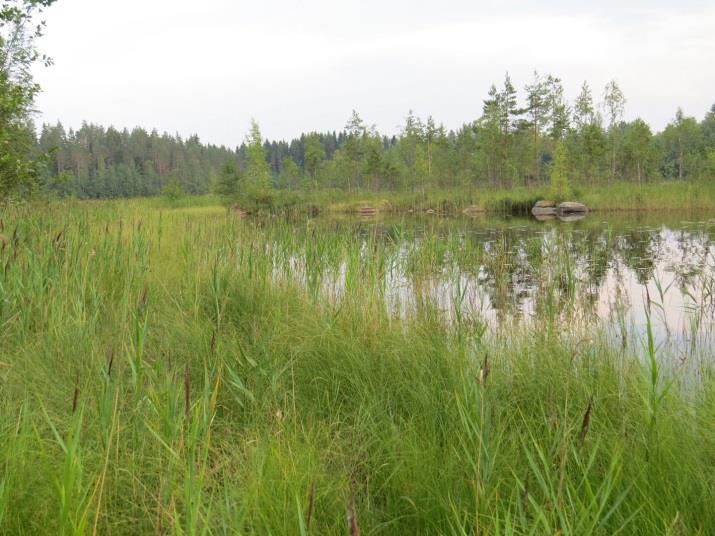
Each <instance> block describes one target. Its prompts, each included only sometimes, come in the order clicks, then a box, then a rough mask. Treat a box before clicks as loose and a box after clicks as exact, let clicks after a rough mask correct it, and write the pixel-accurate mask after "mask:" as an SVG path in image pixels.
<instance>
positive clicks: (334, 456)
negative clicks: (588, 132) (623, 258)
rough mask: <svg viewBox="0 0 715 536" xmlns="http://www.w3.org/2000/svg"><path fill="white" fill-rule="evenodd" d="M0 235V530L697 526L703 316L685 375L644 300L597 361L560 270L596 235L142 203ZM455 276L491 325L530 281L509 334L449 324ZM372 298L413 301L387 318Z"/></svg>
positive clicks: (600, 248) (712, 428) (650, 301)
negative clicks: (636, 317) (495, 307)
mask: <svg viewBox="0 0 715 536" xmlns="http://www.w3.org/2000/svg"><path fill="white" fill-rule="evenodd" d="M0 219H1V221H2V223H0V234H1V235H2V236H3V237H4V239H3V240H2V241H1V242H0V532H2V533H5V534H37V533H47V534H167V533H174V534H244V533H247V534H321V535H322V534H358V533H359V534H433V533H444V534H459V535H466V534H564V535H566V534H573V535H587V534H619V533H620V534H644V535H645V534H648V535H650V534H673V535H676V534H678V535H679V534H709V533H712V531H713V527H715V506H714V505H715V500H714V499H715V497H713V494H714V492H713V490H714V489H715V486H714V484H715V466H714V465H713V459H715V384H714V383H713V381H712V377H711V374H710V372H709V367H708V363H709V360H710V358H711V349H712V347H711V346H709V344H710V342H711V340H710V338H709V337H706V336H704V335H702V334H703V333H707V332H703V331H702V330H701V329H700V323H707V322H708V317H709V313H708V312H707V311H710V310H711V309H708V307H712V305H711V296H712V294H707V293H703V292H701V291H700V290H699V291H698V292H697V293H695V292H694V291H693V299H692V300H691V302H690V303H691V306H692V311H693V316H692V317H691V318H693V319H694V320H693V322H695V323H696V324H697V325H695V324H692V328H691V329H692V330H693V334H694V336H693V340H692V341H691V342H692V344H693V345H694V349H693V351H692V353H691V354H690V355H689V357H688V358H687V359H686V360H683V359H682V357H683V356H682V355H681V354H680V353H678V352H675V351H671V350H670V349H669V348H668V347H667V346H666V345H664V344H662V341H661V340H660V339H659V337H660V335H659V332H657V330H656V328H657V325H658V314H659V307H658V305H659V304H662V303H663V302H664V300H665V299H666V297H667V293H668V290H667V289H663V292H662V293H661V294H658V293H657V292H655V293H653V294H652V295H651V294H650V293H649V295H648V297H647V299H646V301H644V303H643V309H642V310H643V315H644V319H645V322H644V323H642V324H639V325H633V324H629V323H628V321H627V320H626V319H625V318H624V319H623V321H622V322H621V324H618V323H617V322H615V323H614V324H613V326H620V328H619V329H620V330H621V331H618V329H616V331H617V332H618V333H619V334H621V335H622V337H621V338H620V339H618V340H616V338H615V336H614V333H613V332H612V330H611V328H608V327H607V326H606V325H604V323H603V322H598V321H593V315H592V314H589V313H588V307H586V306H585V305H584V303H583V300H584V296H586V294H587V292H588V290H589V285H592V284H593V281H594V278H596V279H597V278H598V276H599V274H601V272H602V271H603V266H600V265H599V264H598V262H590V263H588V264H583V263H581V264H579V263H577V262H574V259H575V258H579V255H578V252H574V251H573V247H574V244H580V245H579V246H577V247H581V248H583V249H584V251H586V250H588V252H590V257H589V258H590V259H599V258H601V257H602V256H603V255H605V254H606V252H607V251H608V250H609V249H610V248H613V247H626V246H625V245H623V244H621V246H618V244H615V243H614V241H609V238H608V237H609V234H608V232H606V233H605V234H604V233H595V234H594V235H593V239H592V240H590V241H589V240H586V241H581V242H578V241H574V240H571V239H569V236H568V235H567V234H564V233H557V232H554V231H553V230H551V231H550V230H549V228H548V227H547V228H545V230H544V234H545V238H544V237H542V238H541V239H540V240H538V241H537V240H534V239H533V238H530V237H529V236H528V235H527V234H526V233H523V234H520V233H519V231H518V229H517V230H516V231H515V232H514V233H509V234H508V235H507V234H504V235H503V236H502V235H500V234H499V233H497V234H496V235H495V236H494V237H493V238H494V239H493V240H489V241H484V240H481V239H480V238H479V237H477V238H475V237H474V236H470V235H469V234H467V233H463V232H460V229H459V225H452V226H449V227H447V226H445V224H443V223H440V222H438V221H434V222H433V223H430V224H426V225H424V226H422V227H420V229H419V230H418V231H414V230H411V229H410V228H409V226H408V225H406V224H401V223H400V222H399V221H398V222H395V223H394V224H391V225H390V226H387V227H385V226H380V225H373V224H370V223H369V222H366V223H364V224H361V225H355V224H350V225H348V224H347V223H345V222H343V223H341V222H340V221H333V222H331V223H319V222H316V221H313V220H308V219H298V220H297V221H287V220H283V219H279V218H266V219H253V218H246V219H239V218H236V217H235V216H233V215H232V214H230V213H227V212H226V211H222V210H215V207H211V206H203V207H179V208H175V209H169V208H166V207H163V208H157V207H152V205H151V203H149V202H147V201H122V202H93V203H71V202H67V203H52V204H46V205H42V206H38V205H24V206H18V207H10V208H6V209H4V211H3V212H2V215H1V216H0ZM505 225H512V226H514V225H513V224H511V223H506V224H505ZM573 232H584V233H589V232H592V231H590V230H589V229H588V228H580V229H576V230H574V231H573ZM411 233H412V234H411ZM406 235H410V238H411V240H410V241H409V244H411V245H405V241H404V240H403V238H404V237H405V236H406ZM629 243H630V242H629ZM633 243H636V244H637V243H639V242H638V241H637V240H634V241H633ZM485 244H486V245H485ZM599 256H601V257H599ZM709 262H710V260H709V257H708V256H707V255H706V254H704V255H703V257H702V263H704V265H705V266H709V264H708V263H709ZM470 270H472V272H473V273H474V275H476V276H478V277H481V278H483V280H484V281H485V283H484V284H485V285H486V286H487V287H489V288H491V291H490V296H491V298H490V299H492V300H495V301H498V300H502V302H504V303H506V302H509V300H510V297H511V296H513V295H514V289H515V287H518V286H519V285H520V284H522V283H523V282H524V281H530V282H531V283H534V282H536V285H533V284H530V285H529V286H530V288H535V289H536V290H535V291H534V294H533V296H532V298H533V300H532V302H531V303H532V304H533V307H532V308H531V309H530V310H529V311H528V313H529V315H528V316H529V317H530V318H531V320H530V321H528V322H527V321H516V320H515V318H516V317H515V316H514V315H506V316H504V317H503V318H501V319H497V321H492V320H490V319H489V318H485V317H484V315H482V314H480V313H479V310H480V309H479V308H478V307H477V308H474V307H470V308H468V307H466V306H465V305H464V304H466V303H468V302H469V300H470V294H469V288H468V286H467V282H466V281H467V280H466V279H465V278H464V274H465V273H469V271H470ZM643 274H644V276H643V277H644V282H645V283H648V282H650V284H651V285H655V281H656V276H657V274H652V273H650V272H648V271H647V270H645V269H644V271H643ZM436 279H440V280H445V279H446V280H449V281H450V282H451V284H450V286H449V287H448V288H449V292H450V296H451V297H452V298H451V299H450V300H449V302H448V304H449V311H447V312H445V308H444V307H442V306H441V305H440V303H439V301H438V300H435V299H432V298H430V293H429V289H430V288H431V287H430V285H431V284H433V283H434V281H435V280H436ZM390 281H393V282H394V281H397V284H403V285H408V286H410V287H412V288H416V289H422V290H424V292H422V291H420V292H413V293H411V294H410V295H411V296H415V297H416V298H414V299H413V301H412V302H411V303H410V304H408V305H405V306H401V305H400V304H398V306H397V307H391V306H390V303H389V299H390V293H389V291H388V290H389V289H388V287H389V284H388V283H389V282H390ZM712 281H713V278H712V273H711V272H709V271H708V270H707V269H705V270H701V271H700V273H699V274H697V275H693V274H691V276H690V279H687V278H686V279H683V280H682V284H683V285H684V286H683V288H690V289H694V288H697V289H702V288H706V289H707V288H713V287H712ZM694 285H695V286H694ZM645 288H650V287H645ZM432 297H434V295H432ZM515 303H516V305H513V306H512V307H516V308H517V309H518V303H519V302H518V301H517V302H515ZM709 304H710V305H709ZM393 305H394V304H393ZM616 305H618V304H615V305H614V308H613V309H614V315H616V316H617V314H618V310H619V309H618V307H617V306H616ZM621 305H622V304H621ZM696 333H697V336H695V334H696ZM677 349H678V350H679V349H680V347H678V348H677ZM693 369H694V370H695V372H696V373H694V372H693Z"/></svg>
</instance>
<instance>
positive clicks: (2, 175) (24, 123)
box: [0, 0, 54, 200]
mask: <svg viewBox="0 0 715 536" xmlns="http://www.w3.org/2000/svg"><path fill="white" fill-rule="evenodd" d="M53 2H54V0H4V1H3V2H2V4H0V200H2V199H4V198H5V197H6V196H7V195H8V194H9V193H10V192H12V191H14V190H17V188H18V187H21V186H22V187H25V188H26V189H28V188H29V189H30V190H33V189H34V187H35V185H34V181H35V179H36V178H37V176H38V169H39V165H40V164H41V162H39V161H37V160H33V158H32V156H33V152H34V148H35V134H34V130H33V127H32V121H31V117H30V115H31V112H32V106H33V102H34V99H35V95H36V94H37V92H38V91H39V86H38V85H37V84H36V83H35V82H34V80H33V78H32V73H31V68H32V66H33V65H34V64H36V63H37V62H38V61H43V62H45V63H49V60H48V59H47V58H45V57H43V56H40V54H39V52H38V51H37V49H36V48H35V40H36V39H37V38H38V37H40V36H41V35H42V29H43V27H44V23H43V22H40V23H39V24H38V23H36V21H35V20H34V19H35V18H36V17H37V15H38V14H40V13H41V12H42V9H43V8H45V7H47V6H49V5H50V4H52V3H53ZM33 24H34V26H33ZM31 27H32V28H33V29H32V30H30V29H29V28H31Z"/></svg>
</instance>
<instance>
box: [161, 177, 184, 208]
mask: <svg viewBox="0 0 715 536" xmlns="http://www.w3.org/2000/svg"><path fill="white" fill-rule="evenodd" d="M161 195H163V196H164V197H165V198H166V199H167V200H168V201H169V202H171V203H173V202H175V201H179V200H180V199H181V198H183V197H184V196H185V195H186V192H184V189H183V188H182V187H181V183H180V182H179V180H178V179H177V178H176V177H172V178H171V179H169V181H168V182H167V183H166V184H165V185H164V187H163V188H162V189H161Z"/></svg>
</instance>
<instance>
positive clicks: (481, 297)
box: [271, 213, 715, 355]
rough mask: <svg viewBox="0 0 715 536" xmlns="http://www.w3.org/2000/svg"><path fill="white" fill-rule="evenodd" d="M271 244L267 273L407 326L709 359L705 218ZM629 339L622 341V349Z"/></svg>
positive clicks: (470, 222) (309, 225)
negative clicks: (446, 326)
mask: <svg viewBox="0 0 715 536" xmlns="http://www.w3.org/2000/svg"><path fill="white" fill-rule="evenodd" d="M288 228H290V229H291V230H284V231H283V232H282V234H281V236H280V237H277V236H276V237H274V239H273V241H272V242H271V243H272V244H273V245H274V246H273V249H274V256H273V258H274V273H275V275H276V277H289V278H293V279H298V280H299V281H302V282H303V283H304V284H305V285H306V286H308V287H309V288H310V289H311V290H313V291H314V292H315V293H316V295H320V296H322V297H327V298H329V299H331V300H334V301H336V302H339V301H340V300H342V299H345V297H346V296H350V295H351V294H352V293H355V292H362V293H363V294H362V295H365V293H370V295H372V296H378V297H379V299H380V300H382V301H384V304H385V307H386V308H387V310H388V312H389V313H390V314H391V315H393V316H395V317H400V318H405V317H407V316H409V315H410V314H414V313H415V312H418V311H424V310H425V309H426V308H427V309H429V310H430V311H432V312H437V314H439V315H440V316H441V318H443V319H444V320H445V321H446V322H449V323H452V324H454V323H464V322H469V323H470V324H471V325H481V326H483V329H485V330H491V331H493V332H499V331H501V332H508V330H514V329H521V328H526V327H529V326H531V325H533V324H535V323H538V322H548V323H550V325H552V326H558V329H567V330H572V331H573V332H574V333H578V332H582V331H584V332H585V331H587V330H588V329H591V328H592V327H593V326H594V325H598V326H599V327H602V328H603V329H604V330H605V331H607V332H608V333H609V336H610V337H612V339H613V341H614V343H619V342H620V343H622V344H623V345H624V346H625V345H626V343H634V342H636V341H638V340H642V338H643V336H644V334H645V332H646V326H647V325H648V318H650V325H651V326H652V328H653V331H654V333H655V337H656V341H657V343H658V345H659V348H660V349H663V348H667V349H668V350H669V351H671V352H672V353H673V354H675V355H680V354H683V355H686V354H688V353H693V352H696V350H697V351H701V352H702V351H704V350H706V351H710V350H711V349H712V347H713V339H712V335H713V327H714V323H715V315H714V311H715V244H714V242H713V238H714V236H715V235H714V232H715V219H712V220H711V219H709V218H708V215H705V214H678V213H668V214H654V215H653V214H651V215H648V214H641V213H629V214H598V213H595V214H590V215H589V216H587V217H586V218H584V219H583V220H579V221H576V222H562V221H558V220H555V221H546V222H540V221H536V220H535V219H529V218H523V219H522V218H497V217H493V216H481V217H478V218H475V219H472V218H467V217H459V218H439V217H436V216H433V217H428V218H424V217H416V216H409V217H401V218H394V217H386V218H380V217H379V218H375V219H357V218H341V219H328V218H316V219H311V220H307V221H302V222H293V224H292V225H291V226H289V227H287V229H288ZM629 338H630V339H631V340H630V341H628V340H627V339H629Z"/></svg>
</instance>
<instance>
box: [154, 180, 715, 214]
mask: <svg viewBox="0 0 715 536" xmlns="http://www.w3.org/2000/svg"><path fill="white" fill-rule="evenodd" d="M571 197H572V198H573V200H577V201H581V202H583V203H585V204H586V205H587V206H588V207H589V208H590V209H592V210H596V211H601V212H609V211H683V210H710V209H713V208H715V183H708V182H704V181H703V182H677V181H670V182H662V183H648V184H643V185H637V184H633V183H624V182H619V183H615V184H613V185H610V186H579V187H576V188H574V189H573V195H572V196H571ZM549 198H550V194H549V189H548V187H531V188H525V187H518V188H511V189H503V188H502V189H491V188H456V189H450V190H441V189H432V190H425V191H415V192H369V191H359V192H356V191H350V192H346V191H344V190H318V191H309V192H305V191H287V190H276V191H274V192H273V193H272V195H271V197H270V199H271V208H270V210H273V211H275V212H294V213H312V214H318V213H333V214H338V213H354V212H359V210H360V209H361V208H363V207H374V208H377V209H378V210H379V211H380V212H383V213H409V212H426V211H434V212H436V213H442V214H455V213H460V212H462V210H464V209H465V208H467V207H478V208H479V209H481V210H483V211H486V212H492V213H506V214H529V213H530V210H531V207H532V206H533V205H534V203H535V202H536V201H538V200H540V199H549ZM202 200H203V201H202ZM218 202H219V200H218V199H215V198H211V196H208V197H204V198H188V197H187V198H184V199H182V200H179V201H175V202H172V203H168V202H166V201H163V200H162V201H158V203H159V204H164V205H166V206H184V205H186V206H188V205H197V204H206V203H218ZM239 204H241V203H239ZM242 206H243V207H244V208H246V209H249V210H250V209H251V208H252V206H251V205H250V203H243V204H242Z"/></svg>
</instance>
